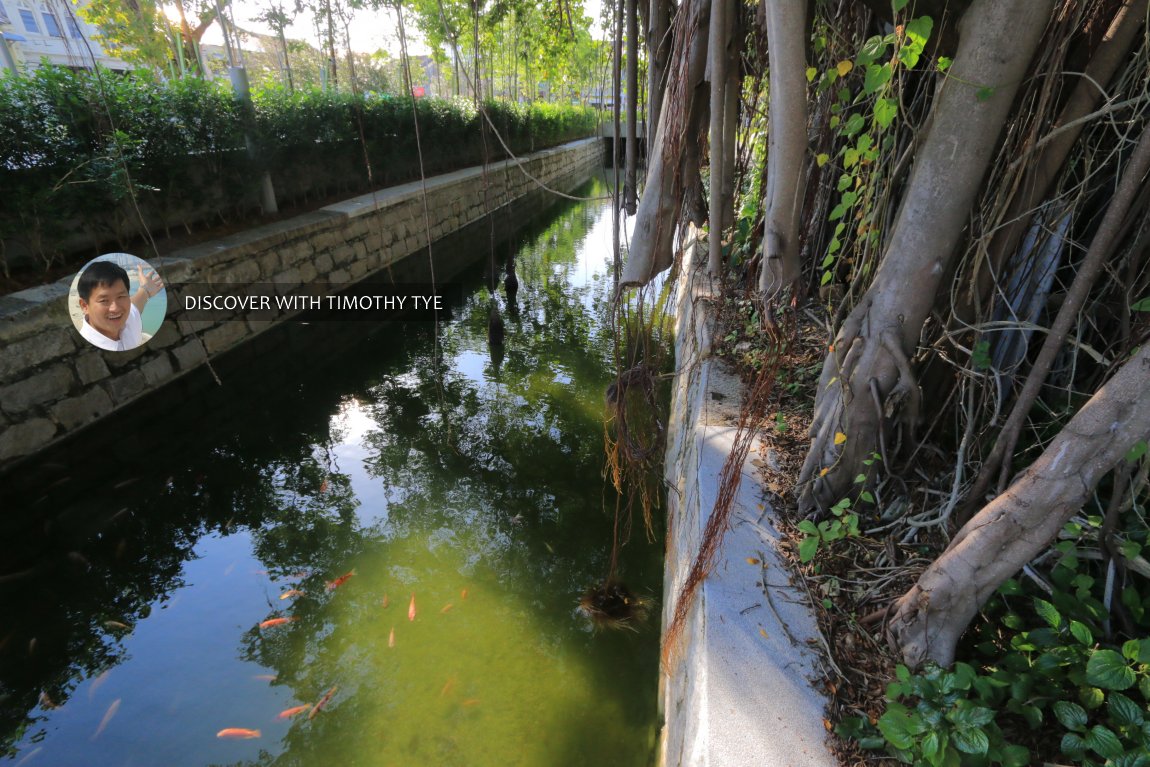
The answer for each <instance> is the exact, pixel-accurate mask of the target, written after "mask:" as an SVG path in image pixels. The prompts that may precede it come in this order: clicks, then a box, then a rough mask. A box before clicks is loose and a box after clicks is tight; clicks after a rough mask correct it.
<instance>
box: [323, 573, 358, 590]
mask: <svg viewBox="0 0 1150 767" xmlns="http://www.w3.org/2000/svg"><path fill="white" fill-rule="evenodd" d="M353 575H355V570H352V571H350V572H347V573H344V574H343V575H341V576H339V577H338V578H336V579H335V580H334V581H328V582H327V590H328V591H335V590H336V589H338V588H339V587H340V586H342V585H343V584H345V583H347V581H348V579H349V578H351V576H353Z"/></svg>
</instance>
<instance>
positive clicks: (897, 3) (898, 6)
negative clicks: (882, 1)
mask: <svg viewBox="0 0 1150 767" xmlns="http://www.w3.org/2000/svg"><path fill="white" fill-rule="evenodd" d="M908 2H910V0H891V3H890V7H891V8H892V9H894V12H895V13H898V12H899V11H901V10H902V9H903V8H905V7H906V4H907V3H908Z"/></svg>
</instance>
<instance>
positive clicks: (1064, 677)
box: [837, 567, 1150, 767]
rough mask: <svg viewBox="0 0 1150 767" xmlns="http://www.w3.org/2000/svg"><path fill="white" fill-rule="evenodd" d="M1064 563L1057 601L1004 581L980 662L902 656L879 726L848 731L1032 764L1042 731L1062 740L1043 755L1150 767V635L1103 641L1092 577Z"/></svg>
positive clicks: (906, 747)
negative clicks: (942, 664) (942, 663)
mask: <svg viewBox="0 0 1150 767" xmlns="http://www.w3.org/2000/svg"><path fill="white" fill-rule="evenodd" d="M1060 569H1061V570H1064V571H1065V573H1064V574H1063V575H1060V576H1058V577H1057V578H1056V582H1059V581H1060V582H1061V583H1060V588H1058V589H1056V590H1055V591H1054V593H1053V594H1052V595H1050V596H1051V599H1050V600H1047V599H1044V598H1041V597H1033V598H1028V599H1027V600H1026V601H1028V602H1029V607H1030V608H1031V609H1025V610H1024V609H1022V607H1023V605H1019V606H1018V607H1019V609H1018V610H1014V609H1010V607H1009V605H1011V604H1012V603H1014V602H1017V599H1016V597H1019V596H1021V595H1022V593H1023V592H1022V588H1021V586H1020V585H1019V584H1018V583H1017V582H1015V581H1008V582H1007V583H1006V584H1005V585H1004V586H1003V588H1002V589H1001V590H1000V593H999V596H998V598H997V600H998V601H997V602H996V605H995V606H993V607H991V612H992V613H993V614H994V615H993V616H992V619H991V620H990V621H988V622H987V623H985V624H983V626H982V629H981V632H980V633H981V636H980V637H976V646H975V653H976V654H977V655H978V656H981V657H982V658H983V659H984V660H983V661H982V662H981V663H980V664H979V665H980V668H978V669H976V668H975V667H974V666H972V665H970V664H968V663H961V662H960V663H956V664H954V668H953V669H950V670H944V669H940V668H938V667H930V668H926V669H924V670H923V671H921V672H920V673H918V674H913V675H912V674H911V673H910V672H909V671H908V670H907V669H906V668H905V667H903V666H899V667H898V669H897V679H896V680H895V681H894V682H892V683H891V684H890V685H889V686H888V688H887V709H886V712H885V713H884V714H883V715H882V717H880V718H879V719H878V722H877V727H875V726H872V725H870V723H869V722H867V721H865V720H864V719H862V718H859V717H850V718H847V719H844V720H843V722H842V723H841V724H840V725H839V727H838V728H837V731H838V732H839V734H840V735H843V736H844V737H849V738H853V739H855V740H857V741H858V742H859V743H860V745H862V746H863V747H864V748H884V749H885V750H886V751H887V752H888V753H890V754H891V755H893V756H895V757H897V758H898V759H900V760H901V761H903V762H907V763H911V764H929V765H933V766H935V767H938V766H940V765H947V766H949V765H960V764H961V765H998V764H1001V765H1008V766H1015V767H1022V765H1026V764H1030V763H1031V762H1032V760H1031V753H1030V749H1029V748H1028V747H1027V746H1026V745H1023V743H1029V744H1031V745H1033V744H1034V742H1035V740H1036V738H1035V734H1041V735H1043V736H1044V737H1041V738H1038V739H1037V740H1038V741H1039V742H1045V743H1050V744H1053V743H1057V744H1058V745H1057V747H1055V748H1050V747H1046V748H1044V749H1042V750H1043V752H1044V753H1043V755H1045V756H1053V757H1056V758H1057V760H1058V761H1059V762H1062V763H1072V764H1081V765H1086V766H1087V767H1091V766H1100V765H1108V766H1112V767H1150V710H1148V704H1150V639H1148V638H1141V639H1129V640H1127V641H1125V642H1122V643H1121V644H1117V645H1107V643H1105V642H1102V641H1099V638H1100V636H1101V630H1100V628H1099V626H1098V621H1099V620H1100V618H1101V616H1104V615H1105V612H1104V611H1103V606H1102V604H1101V602H1099V601H1098V600H1097V598H1096V597H1095V596H1094V595H1093V594H1092V593H1091V591H1090V589H1091V587H1092V586H1093V585H1094V584H1093V582H1088V580H1087V579H1085V578H1083V577H1080V576H1082V575H1083V574H1082V573H1077V574H1074V573H1073V571H1071V570H1069V568H1065V567H1061V568H1055V571H1056V572H1057V571H1058V570H1060ZM1087 578H1088V576H1087ZM1075 582H1077V586H1075ZM1067 586H1069V587H1070V588H1071V590H1069V591H1068V590H1067V588H1066V587H1067ZM1076 592H1077V593H1076ZM1125 601H1131V602H1132V601H1134V599H1133V597H1130V596H1126V597H1125ZM1139 601H1141V600H1139ZM1142 617H1143V616H1142V615H1139V616H1138V618H1139V619H1141V618H1142ZM994 618H997V620H995V619H994Z"/></svg>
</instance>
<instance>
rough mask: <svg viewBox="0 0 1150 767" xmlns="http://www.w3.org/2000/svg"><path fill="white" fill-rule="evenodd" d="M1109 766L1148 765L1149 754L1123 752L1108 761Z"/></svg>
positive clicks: (1136, 766)
mask: <svg viewBox="0 0 1150 767" xmlns="http://www.w3.org/2000/svg"><path fill="white" fill-rule="evenodd" d="M1110 765H1111V767H1150V754H1140V753H1125V754H1123V755H1122V756H1120V757H1118V758H1117V759H1112V760H1111V761H1110Z"/></svg>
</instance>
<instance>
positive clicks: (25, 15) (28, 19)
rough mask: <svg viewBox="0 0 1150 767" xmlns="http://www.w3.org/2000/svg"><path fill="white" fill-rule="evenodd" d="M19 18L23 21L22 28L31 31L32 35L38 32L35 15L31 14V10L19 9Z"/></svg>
mask: <svg viewBox="0 0 1150 767" xmlns="http://www.w3.org/2000/svg"><path fill="white" fill-rule="evenodd" d="M20 20H21V21H23V22H24V30H25V31H27V32H31V33H32V34H34V35H38V34H40V27H38V26H36V17H35V16H33V15H32V11H26V10H24V9H23V8H21V9H20Z"/></svg>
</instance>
